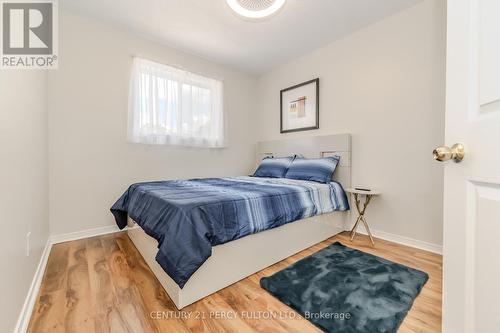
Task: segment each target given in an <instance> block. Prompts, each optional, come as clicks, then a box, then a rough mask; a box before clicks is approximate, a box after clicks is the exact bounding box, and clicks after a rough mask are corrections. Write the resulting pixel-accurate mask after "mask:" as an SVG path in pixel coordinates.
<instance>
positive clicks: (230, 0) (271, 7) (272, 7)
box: [226, 0, 286, 19]
mask: <svg viewBox="0 0 500 333" xmlns="http://www.w3.org/2000/svg"><path fill="white" fill-rule="evenodd" d="M226 2H227V4H228V5H229V7H231V9H232V10H234V11H235V12H236V13H237V14H238V15H241V16H243V17H246V18H249V19H261V18H265V17H268V16H270V15H272V14H274V13H276V12H277V11H278V10H279V9H280V8H281V7H283V5H284V4H285V2H286V0H226Z"/></svg>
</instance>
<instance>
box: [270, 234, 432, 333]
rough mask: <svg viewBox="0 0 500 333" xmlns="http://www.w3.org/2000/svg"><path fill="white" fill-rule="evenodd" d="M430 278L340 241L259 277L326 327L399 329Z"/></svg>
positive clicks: (339, 330) (339, 332) (338, 331)
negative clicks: (267, 275) (281, 268)
mask: <svg viewBox="0 0 500 333" xmlns="http://www.w3.org/2000/svg"><path fill="white" fill-rule="evenodd" d="M428 279H429V275H428V274H427V273H424V272H422V271H419V270H416V269H413V268H410V267H407V266H404V265H400V264H397V263H394V262H392V261H389V260H386V259H383V258H380V257H376V256H374V255H371V254H368V253H365V252H362V251H358V250H355V249H351V248H349V247H347V246H344V245H342V244H341V243H339V242H336V243H333V244H331V245H330V246H328V247H326V248H324V249H322V250H321V251H319V252H316V253H315V254H313V255H310V256H309V257H306V258H304V259H302V260H300V261H298V262H296V263H294V264H293V265H291V266H289V267H287V268H285V269H284V270H282V271H279V272H277V273H276V274H274V275H272V276H269V277H264V278H262V279H261V280H260V285H261V286H262V288H264V289H266V290H267V291H268V292H270V293H271V294H272V295H274V296H275V297H276V298H278V299H279V300H280V301H281V302H283V303H285V304H286V305H288V306H290V307H291V308H293V309H294V310H296V311H297V312H299V313H300V314H301V315H302V316H303V317H304V318H306V319H307V320H309V321H310V322H312V323H313V324H314V325H316V326H317V327H319V328H320V329H322V330H323V331H325V332H335V333H347V332H348V333H354V332H363V333H364V332H367V333H368V332H369V333H377V332H384V333H391V332H396V331H397V330H398V328H399V326H400V325H401V322H402V321H403V319H404V317H405V316H406V314H407V313H408V311H409V310H410V308H411V306H412V304H413V300H414V299H415V298H416V297H417V296H418V294H419V293H420V290H422V287H423V286H424V284H425V283H426V282H427V280H428Z"/></svg>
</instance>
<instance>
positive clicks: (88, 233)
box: [50, 225, 120, 244]
mask: <svg viewBox="0 0 500 333" xmlns="http://www.w3.org/2000/svg"><path fill="white" fill-rule="evenodd" d="M119 231H120V229H119V228H118V227H117V226H116V225H107V226H105V227H98V228H93V229H87V230H81V231H75V232H70V233H67V234H58V235H52V236H50V240H51V242H52V244H58V243H63V242H69V241H73V240H77V239H83V238H89V237H94V236H99V235H105V234H111V233H113V232H119Z"/></svg>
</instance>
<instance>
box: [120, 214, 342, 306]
mask: <svg viewBox="0 0 500 333" xmlns="http://www.w3.org/2000/svg"><path fill="white" fill-rule="evenodd" d="M348 215H349V213H348V212H332V213H328V214H323V215H318V216H314V217H310V218H306V219H303V220H299V221H295V222H292V223H288V224H285V225H283V226H280V227H277V228H274V229H270V230H266V231H263V232H260V233H257V234H252V235H249V236H246V237H243V238H240V239H237V240H234V241H232V242H229V243H226V244H222V245H217V246H214V247H213V248H212V256H211V257H210V258H208V260H207V261H206V262H205V263H204V264H203V265H202V266H201V267H200V268H199V269H198V270H197V271H196V272H195V273H194V274H193V276H191V278H190V279H189V280H188V282H187V283H186V285H185V286H184V288H183V289H180V288H179V286H178V285H177V284H176V283H175V282H174V281H173V280H172V279H171V278H170V277H169V276H168V275H167V274H166V273H165V271H163V269H162V268H161V266H160V265H159V264H158V263H157V262H156V260H155V256H156V253H157V251H158V248H157V246H158V243H157V241H156V240H155V239H154V238H152V237H150V236H149V235H147V234H146V233H145V232H144V231H143V230H142V228H133V229H131V230H129V231H128V235H129V237H130V239H131V240H132V242H133V243H134V244H135V246H136V247H137V249H138V250H139V252H140V253H141V254H142V256H143V257H144V260H145V261H146V263H147V264H148V265H149V267H150V268H151V270H152V271H153V273H154V274H155V275H156V277H157V278H158V280H159V281H160V283H161V285H162V286H163V288H165V291H166V292H167V294H168V295H169V296H170V298H171V299H172V301H173V302H174V303H175V305H176V307H177V308H178V309H179V310H180V309H182V308H184V307H186V306H188V305H190V304H192V303H194V302H196V301H198V300H200V299H202V298H204V297H206V296H208V295H210V294H212V293H214V292H216V291H218V290H221V289H223V288H225V287H227V286H229V285H231V284H233V283H235V282H238V281H239V280H241V279H244V278H245V277H247V276H249V275H252V274H254V273H256V272H258V271H260V270H262V269H264V268H266V267H268V266H271V265H273V264H275V263H277V262H279V261H281V260H283V259H285V258H287V257H290V256H292V255H293V254H295V253H298V252H300V251H302V250H304V249H306V248H308V247H310V246H312V245H314V244H317V243H319V242H321V241H324V240H325V239H328V238H330V237H332V236H334V235H336V234H338V233H339V232H342V231H343V230H344V226H345V223H346V222H347V220H348Z"/></svg>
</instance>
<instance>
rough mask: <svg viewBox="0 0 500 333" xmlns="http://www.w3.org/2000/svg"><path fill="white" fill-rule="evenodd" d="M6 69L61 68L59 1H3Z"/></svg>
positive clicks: (3, 58)
mask: <svg viewBox="0 0 500 333" xmlns="http://www.w3.org/2000/svg"><path fill="white" fill-rule="evenodd" d="M0 3H1V17H2V26H1V28H2V34H1V36H2V48H1V49H2V59H1V67H2V68H4V69H5V68H24V69H28V68H57V55H56V50H57V47H56V46H57V45H56V42H57V39H56V37H57V25H56V22H57V11H56V7H57V6H56V5H57V4H56V2H55V0H32V1H29V2H27V1H22V2H21V1H17V0H0Z"/></svg>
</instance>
